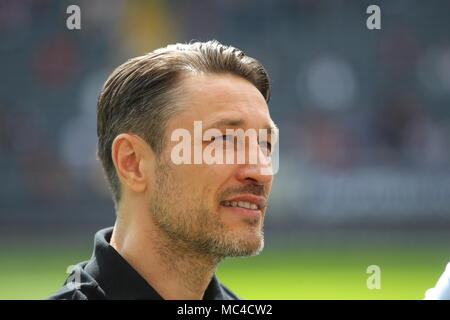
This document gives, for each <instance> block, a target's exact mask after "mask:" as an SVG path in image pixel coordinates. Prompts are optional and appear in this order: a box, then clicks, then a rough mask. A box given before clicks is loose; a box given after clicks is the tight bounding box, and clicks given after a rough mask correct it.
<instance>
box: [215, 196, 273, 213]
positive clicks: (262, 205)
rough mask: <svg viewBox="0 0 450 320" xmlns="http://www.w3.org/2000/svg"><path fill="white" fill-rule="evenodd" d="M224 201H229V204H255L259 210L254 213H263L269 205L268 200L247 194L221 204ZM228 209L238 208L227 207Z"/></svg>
mask: <svg viewBox="0 0 450 320" xmlns="http://www.w3.org/2000/svg"><path fill="white" fill-rule="evenodd" d="M224 201H229V202H233V201H235V202H238V201H246V202H250V203H254V204H256V205H257V206H258V210H253V211H261V210H262V209H264V208H265V207H266V205H267V200H266V198H264V197H258V196H255V195H252V194H245V195H241V196H237V197H234V198H230V199H226V200H223V201H221V202H224ZM226 208H237V207H226ZM239 208H240V207H239ZM240 209H244V208H240ZM247 210H248V209H247Z"/></svg>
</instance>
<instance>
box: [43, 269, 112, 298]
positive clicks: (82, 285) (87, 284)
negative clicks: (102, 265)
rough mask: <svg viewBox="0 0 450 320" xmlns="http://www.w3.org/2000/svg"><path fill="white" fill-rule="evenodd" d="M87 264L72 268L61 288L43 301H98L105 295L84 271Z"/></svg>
mask: <svg viewBox="0 0 450 320" xmlns="http://www.w3.org/2000/svg"><path fill="white" fill-rule="evenodd" d="M86 264H87V262H81V263H79V264H77V265H76V266H74V268H73V269H72V272H71V273H70V274H69V276H68V277H67V279H66V280H65V282H64V284H63V285H62V287H61V288H60V289H59V290H58V291H56V292H55V293H53V294H52V295H50V296H49V297H47V298H46V299H45V300H100V299H106V295H105V293H104V292H103V290H102V289H101V288H100V287H99V285H98V283H97V282H96V281H95V279H94V278H93V277H92V276H91V275H90V274H89V273H87V272H86V271H85V270H84V266H85V265H86Z"/></svg>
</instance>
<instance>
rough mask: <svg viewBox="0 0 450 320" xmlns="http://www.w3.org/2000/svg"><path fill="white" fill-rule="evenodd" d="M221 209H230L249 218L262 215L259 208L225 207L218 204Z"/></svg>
mask: <svg viewBox="0 0 450 320" xmlns="http://www.w3.org/2000/svg"><path fill="white" fill-rule="evenodd" d="M220 207H221V208H222V209H225V210H228V211H231V212H233V213H235V214H239V215H241V216H245V217H249V218H257V219H259V218H261V217H262V211H261V210H260V209H257V210H252V209H247V208H241V207H226V206H224V205H220Z"/></svg>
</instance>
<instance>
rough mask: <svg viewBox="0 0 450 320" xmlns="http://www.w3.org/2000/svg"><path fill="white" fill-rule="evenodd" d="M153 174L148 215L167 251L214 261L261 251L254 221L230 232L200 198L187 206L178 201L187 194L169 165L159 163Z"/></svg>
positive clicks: (260, 238)
mask: <svg viewBox="0 0 450 320" xmlns="http://www.w3.org/2000/svg"><path fill="white" fill-rule="evenodd" d="M156 174H157V177H156V190H155V193H154V196H153V198H152V199H151V201H150V212H151V214H152V218H153V221H154V223H155V225H156V227H157V228H158V229H159V230H160V231H161V232H162V233H163V234H164V235H165V236H166V237H167V239H168V240H169V241H168V243H166V245H167V246H168V247H169V249H171V250H172V251H174V252H176V251H180V249H181V250H183V254H186V255H189V254H200V255H205V256H208V257H211V258H212V259H215V260H217V261H220V260H222V259H224V258H226V257H245V256H254V255H257V254H259V253H260V252H261V251H262V250H263V248H264V233H263V230H262V227H261V230H258V231H256V230H255V227H254V225H255V224H257V223H258V221H257V220H250V219H248V220H246V221H245V222H246V223H247V225H248V228H240V230H237V231H235V230H229V229H228V228H227V226H226V225H225V224H224V223H223V222H222V221H221V219H220V216H219V215H218V213H217V212H214V211H211V210H210V209H209V208H208V206H207V204H206V203H205V200H204V199H203V197H201V195H193V197H194V198H190V200H189V202H188V203H186V201H182V200H180V199H182V196H181V195H183V194H184V193H185V192H187V191H186V190H180V188H179V186H178V185H177V184H176V183H175V181H176V180H175V179H174V178H173V177H172V176H171V168H170V167H169V166H168V165H166V164H162V163H158V165H157V168H156ZM177 196H178V197H177ZM177 198H178V201H177ZM261 222H263V221H261ZM261 226H262V224H261ZM255 233H256V234H255Z"/></svg>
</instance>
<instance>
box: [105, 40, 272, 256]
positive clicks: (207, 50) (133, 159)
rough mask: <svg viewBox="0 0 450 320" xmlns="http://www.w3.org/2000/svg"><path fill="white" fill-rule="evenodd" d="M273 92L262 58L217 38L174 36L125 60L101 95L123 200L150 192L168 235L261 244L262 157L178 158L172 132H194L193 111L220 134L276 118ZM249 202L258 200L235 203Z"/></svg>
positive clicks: (109, 155)
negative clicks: (256, 160)
mask: <svg viewBox="0 0 450 320" xmlns="http://www.w3.org/2000/svg"><path fill="white" fill-rule="evenodd" d="M269 93H270V88H269V79H268V75H267V72H266V70H265V69H264V67H263V66H262V65H261V64H260V63H259V62H258V61H256V60H255V59H253V58H250V57H248V56H246V55H245V54H244V53H243V52H242V51H240V50H238V49H236V48H233V47H228V46H223V45H221V44H220V43H218V42H217V41H210V42H205V43H199V42H197V43H192V44H176V45H170V46H168V47H166V48H162V49H158V50H156V51H154V52H151V53H149V54H147V55H145V56H142V57H137V58H134V59H131V60H129V61H127V62H126V63H125V64H123V65H121V66H119V67H118V68H117V69H116V70H115V71H114V72H113V73H112V74H111V76H110V77H109V78H108V80H107V81H106V83H105V85H104V88H103V89H102V92H101V94H100V97H99V101H98V105H97V125H98V128H97V133H98V138H99V145H98V157H99V159H100V160H101V162H102V165H103V168H104V171H105V174H106V176H107V179H108V181H109V183H110V186H111V190H112V192H113V196H114V201H115V203H116V208H117V210H119V209H118V208H119V207H121V205H122V204H123V203H124V202H125V203H126V202H130V201H134V202H136V201H139V202H143V203H145V204H146V205H147V208H148V211H149V214H150V215H151V218H152V220H153V223H154V224H155V225H156V226H157V227H158V228H159V229H160V230H161V231H163V232H164V233H165V234H166V235H167V236H169V237H170V238H171V239H173V240H174V241H184V242H186V243H191V244H192V245H194V246H195V247H196V248H198V249H199V250H202V251H203V252H205V253H210V254H213V255H215V256H221V257H225V256H243V255H251V254H256V253H257V252H259V250H261V249H262V246H263V235H262V227H263V221H264V214H265V210H266V203H265V199H267V197H268V195H269V192H270V187H271V182H272V176H271V175H267V174H262V173H261V170H260V169H261V168H260V165H259V164H249V163H244V164H242V163H232V164H228V163H227V164H205V163H200V164H196V163H192V164H181V165H179V164H175V163H174V162H173V161H172V157H171V156H172V150H173V148H174V147H175V145H176V144H177V142H175V141H172V139H171V134H172V133H173V132H174V131H176V130H179V129H185V130H187V131H189V132H190V133H192V135H193V136H194V135H195V132H194V121H201V122H202V124H203V128H204V129H207V128H209V127H214V128H217V129H218V130H220V131H221V132H223V135H225V129H227V128H242V129H243V130H247V129H255V130H259V129H262V128H268V127H271V128H273V127H274V124H273V122H272V120H271V119H270V114H269V110H268V106H267V102H268V100H269ZM218 123H220V125H219V124H218ZM217 140H218V139H217ZM269 140H270V132H269ZM194 143H195V142H194V141H192V146H193V149H195V146H194ZM215 143H217V142H215ZM208 144H211V141H204V142H201V143H200V147H201V146H207V145H208ZM258 152H259V151H258ZM239 201H243V203H239ZM246 202H250V203H253V204H256V205H257V208H256V209H254V207H253V209H252V208H238V207H233V206H232V205H239V204H240V205H241V206H244V207H245V206H246V205H247V204H246Z"/></svg>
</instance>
